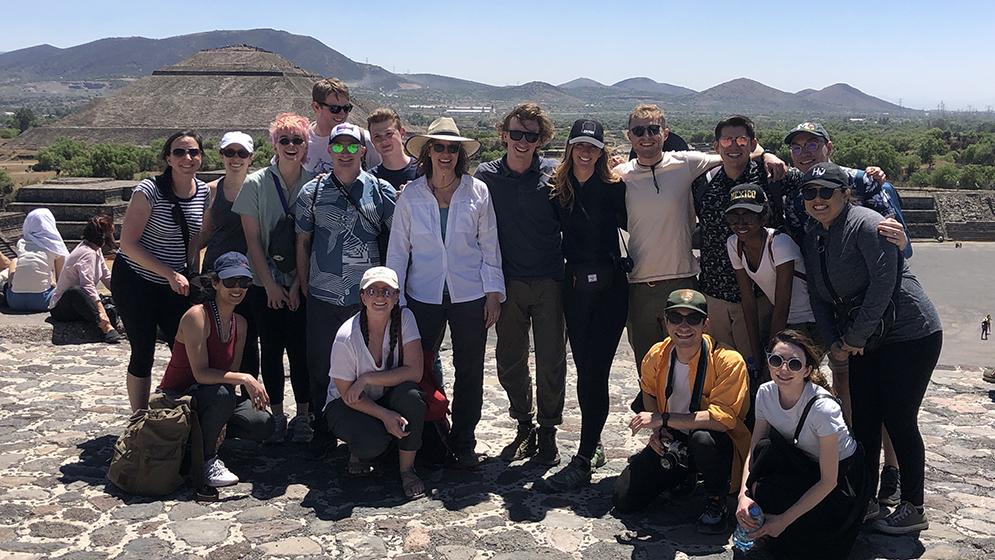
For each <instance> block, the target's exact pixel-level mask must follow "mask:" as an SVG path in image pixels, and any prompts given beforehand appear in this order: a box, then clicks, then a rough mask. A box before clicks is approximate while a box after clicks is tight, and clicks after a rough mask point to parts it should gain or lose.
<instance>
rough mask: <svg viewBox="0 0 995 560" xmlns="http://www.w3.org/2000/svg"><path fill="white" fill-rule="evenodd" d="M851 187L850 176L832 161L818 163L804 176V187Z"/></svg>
mask: <svg viewBox="0 0 995 560" xmlns="http://www.w3.org/2000/svg"><path fill="white" fill-rule="evenodd" d="M809 185H815V186H819V187H849V186H850V176H849V175H847V173H846V171H843V168H842V167H840V166H838V165H836V164H835V163H833V162H831V161H825V162H821V163H817V164H815V165H813V166H812V168H811V169H809V170H808V171H806V172H805V175H803V176H802V187H807V186H809Z"/></svg>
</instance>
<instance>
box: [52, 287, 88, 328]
mask: <svg viewBox="0 0 995 560" xmlns="http://www.w3.org/2000/svg"><path fill="white" fill-rule="evenodd" d="M49 313H51V314H52V319H55V320H56V321H66V322H71V321H85V322H87V323H90V324H91V325H97V324H99V323H100V312H99V311H97V302H95V301H93V299H92V298H91V297H90V294H88V293H86V292H85V291H83V288H80V287H79V286H73V287H72V288H69V289H67V290H66V291H64V292H62V295H61V296H60V297H59V301H58V302H56V304H55V307H53V308H52V309H51V311H49Z"/></svg>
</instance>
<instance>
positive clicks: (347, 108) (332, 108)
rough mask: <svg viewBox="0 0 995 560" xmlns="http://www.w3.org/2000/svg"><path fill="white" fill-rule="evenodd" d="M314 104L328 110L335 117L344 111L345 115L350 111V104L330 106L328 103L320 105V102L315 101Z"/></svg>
mask: <svg viewBox="0 0 995 560" xmlns="http://www.w3.org/2000/svg"><path fill="white" fill-rule="evenodd" d="M315 103H317V104H318V105H321V106H322V107H324V108H326V109H328V111H329V112H330V113H331V114H333V115H337V114H339V113H341V112H342V111H345V112H346V113H348V112H350V111H352V103H346V104H345V105H330V104H328V103H322V102H321V101H315Z"/></svg>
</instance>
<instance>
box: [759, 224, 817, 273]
mask: <svg viewBox="0 0 995 560" xmlns="http://www.w3.org/2000/svg"><path fill="white" fill-rule="evenodd" d="M778 235H784V233H782V232H780V231H778V230H776V229H775V230H774V235H771V236H770V237H768V238H767V254H768V255H770V262H771V264H773V263H774V238H775V237H777V236H778ZM774 268H777V265H774ZM823 268H825V265H823ZM792 274H793V275H794V277H795V278H798V279H799V280H802V281H805V282H808V275H807V274H805V273H804V272H802V271H800V270H798V267H795V268H794V271H793V272H792Z"/></svg>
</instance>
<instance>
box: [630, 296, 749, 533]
mask: <svg viewBox="0 0 995 560" xmlns="http://www.w3.org/2000/svg"><path fill="white" fill-rule="evenodd" d="M664 316H665V321H666V325H665V327H666V331H667V334H668V335H669V336H668V337H667V338H665V339H664V340H663V342H659V343H657V344H656V345H654V346H653V347H652V348H651V349H650V351H649V353H647V354H646V357H645V358H644V359H643V366H642V372H643V375H642V378H641V379H640V385H641V388H642V391H643V405H644V406H645V408H646V412H640V413H639V414H637V415H635V416H634V417H633V418H632V420H631V421H630V422H629V428H631V429H632V433H633V434H635V433H636V432H638V431H639V430H641V429H643V428H649V429H650V430H652V431H653V434H652V435H651V436H650V440H649V445H648V446H646V448H645V449H643V450H642V451H640V452H639V453H637V454H636V455H634V456H632V457H631V458H630V459H629V466H627V467H626V468H625V470H624V471H622V474H621V475H620V476H619V478H618V480H617V481H616V483H615V497H614V502H615V509H617V510H619V511H621V512H629V511H636V510H639V509H642V508H644V507H646V506H648V505H649V504H650V502H652V501H653V499H654V498H656V496H657V495H659V494H660V492H662V491H664V490H669V489H673V488H675V487H677V486H678V485H679V484H681V483H683V482H684V481H685V480H687V479H688V475H689V474H692V473H694V472H695V471H697V472H699V473H701V475H702V478H703V480H704V487H705V495H706V497H707V498H706V504H705V510H704V512H702V514H701V516H699V517H698V522H697V529H698V531H699V532H701V533H706V534H718V533H722V532H723V531H725V530H726V517H727V515H726V514H727V509H726V496H727V495H728V494H729V492H730V480H731V481H732V484H733V486H732V487H731V488H732V489H738V488H739V485H740V484H739V483H740V470H741V469H742V465H743V459H744V458H745V456H746V454H747V451H748V449H749V445H750V431H749V429H747V427H746V424H745V422H744V420H745V418H746V413H747V409H748V408H749V402H750V401H749V398H748V396H747V386H748V381H747V373H746V362H745V361H744V360H743V357H742V356H741V355H740V354H739V353H738V352H736V351H735V350H732V349H730V348H727V347H724V346H717V345H716V343H715V340H714V339H712V337H710V336H708V335H706V334H704V333H705V329H707V328H708V304H707V303H706V302H705V296H704V295H702V294H701V293H700V292H696V291H694V290H687V289H681V290H675V291H673V292H671V294H670V297H668V298H667V305H666V307H665V310H664Z"/></svg>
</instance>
